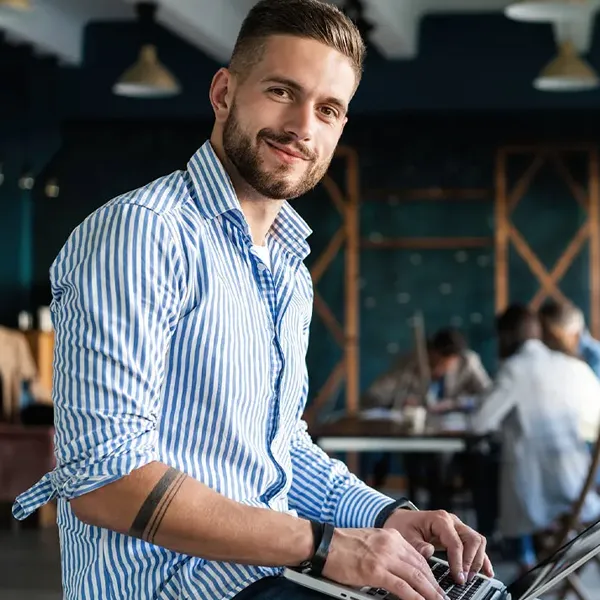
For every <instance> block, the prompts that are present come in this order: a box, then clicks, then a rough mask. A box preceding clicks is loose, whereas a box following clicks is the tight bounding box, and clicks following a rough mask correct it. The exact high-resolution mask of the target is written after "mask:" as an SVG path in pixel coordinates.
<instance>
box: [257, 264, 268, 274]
mask: <svg viewBox="0 0 600 600" xmlns="http://www.w3.org/2000/svg"><path fill="white" fill-rule="evenodd" d="M258 270H259V271H260V272H261V273H262V272H263V271H266V270H267V267H266V266H265V265H263V264H262V263H258Z"/></svg>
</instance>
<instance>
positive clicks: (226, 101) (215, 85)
mask: <svg viewBox="0 0 600 600" xmlns="http://www.w3.org/2000/svg"><path fill="white" fill-rule="evenodd" d="M233 87H234V81H233V75H232V73H231V71H229V69H225V68H222V69H219V70H218V71H217V72H216V74H215V76H214V77H213V79H212V83H211V84H210V92H209V98H210V103H211V105H212V107H213V111H214V113H215V120H216V121H218V122H223V121H226V120H227V117H228V116H229V111H230V110H231V105H232V98H233Z"/></svg>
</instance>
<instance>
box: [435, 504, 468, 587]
mask: <svg viewBox="0 0 600 600" xmlns="http://www.w3.org/2000/svg"><path fill="white" fill-rule="evenodd" d="M431 529H432V532H433V534H434V536H435V537H437V538H438V539H439V540H440V543H441V545H442V546H443V547H444V548H445V549H446V553H447V554H448V564H449V565H450V572H451V573H452V577H453V578H454V581H456V583H458V584H461V585H462V584H463V583H466V581H467V575H468V572H467V573H465V572H464V569H463V543H462V540H461V539H460V536H459V535H458V532H457V531H456V525H455V521H454V519H452V517H451V516H450V515H449V514H448V513H447V512H446V511H443V510H441V511H438V514H437V515H436V517H435V518H434V520H433V522H432V526H431Z"/></svg>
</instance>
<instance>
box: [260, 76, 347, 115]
mask: <svg viewBox="0 0 600 600" xmlns="http://www.w3.org/2000/svg"><path fill="white" fill-rule="evenodd" d="M262 82H263V83H269V82H271V83H279V84H281V85H285V86H286V87H289V88H290V89H292V90H294V91H296V92H299V93H300V94H303V93H304V88H303V87H302V86H301V85H300V84H299V83H298V82H297V81H294V80H293V79H288V78H287V77H280V76H277V75H273V76H271V77H265V78H264V79H263V80H262ZM324 102H325V104H333V105H334V106H337V107H338V108H339V109H340V111H341V112H342V113H343V114H344V115H345V114H346V113H347V112H348V105H347V104H346V103H345V102H343V101H342V100H340V99H339V98H336V97H335V96H329V97H328V98H325V101H324Z"/></svg>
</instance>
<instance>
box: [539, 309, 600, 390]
mask: <svg viewBox="0 0 600 600" xmlns="http://www.w3.org/2000/svg"><path fill="white" fill-rule="evenodd" d="M540 319H541V322H542V328H543V338H544V343H545V344H546V345H547V346H549V347H550V348H552V349H553V350H560V351H561V352H566V353H567V354H571V355H573V356H580V357H581V358H582V359H583V360H584V361H585V362H586V363H587V364H588V365H589V366H590V368H591V369H592V371H594V373H595V374H596V376H597V377H598V378H600V342H599V341H598V340H595V339H594V338H593V337H592V336H591V335H590V333H589V331H587V329H586V327H585V319H584V316H583V312H582V311H581V309H580V308H578V307H577V306H575V305H574V304H571V303H570V302H556V301H554V300H549V301H547V302H545V303H544V305H543V306H542V307H541V308H540Z"/></svg>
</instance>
